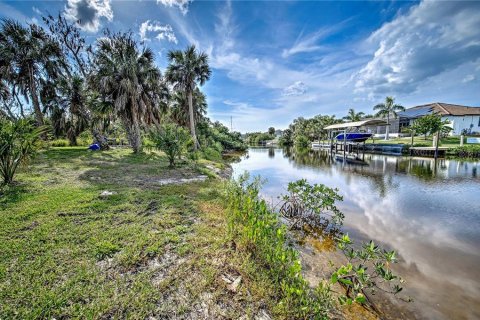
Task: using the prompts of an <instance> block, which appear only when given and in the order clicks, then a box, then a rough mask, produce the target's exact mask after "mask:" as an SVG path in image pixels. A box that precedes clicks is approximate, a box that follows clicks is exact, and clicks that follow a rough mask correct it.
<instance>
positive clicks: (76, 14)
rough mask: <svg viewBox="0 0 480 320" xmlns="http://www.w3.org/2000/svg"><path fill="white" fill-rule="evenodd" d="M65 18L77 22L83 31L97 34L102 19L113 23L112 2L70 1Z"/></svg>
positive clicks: (108, 0)
mask: <svg viewBox="0 0 480 320" xmlns="http://www.w3.org/2000/svg"><path fill="white" fill-rule="evenodd" d="M65 17H66V18H67V19H69V20H71V21H76V22H77V23H78V25H79V26H80V28H82V29H83V30H86V31H89V32H96V31H98V29H99V28H100V20H101V19H102V18H105V19H107V20H108V21H112V19H113V11H112V8H111V6H110V0H68V1H67V6H66V7H65Z"/></svg>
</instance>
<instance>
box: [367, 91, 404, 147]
mask: <svg viewBox="0 0 480 320" xmlns="http://www.w3.org/2000/svg"><path fill="white" fill-rule="evenodd" d="M373 110H375V111H377V114H376V115H375V116H377V117H383V118H387V128H386V133H385V140H388V138H389V135H388V134H389V131H390V116H393V118H394V119H396V118H397V112H401V111H405V108H404V107H403V106H401V105H399V104H395V98H393V97H386V98H385V102H384V103H379V104H377V105H376V106H374V107H373Z"/></svg>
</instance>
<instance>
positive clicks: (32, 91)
mask: <svg viewBox="0 0 480 320" xmlns="http://www.w3.org/2000/svg"><path fill="white" fill-rule="evenodd" d="M28 72H29V78H30V81H29V82H30V96H31V98H32V104H33V109H34V111H35V118H36V121H37V126H39V127H40V126H43V113H42V110H41V109H40V102H39V101H38V96H37V84H36V83H35V78H34V77H33V70H32V68H31V67H29V70H28Z"/></svg>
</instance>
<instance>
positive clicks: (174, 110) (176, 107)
mask: <svg viewBox="0 0 480 320" xmlns="http://www.w3.org/2000/svg"><path fill="white" fill-rule="evenodd" d="M172 100H173V101H172V106H171V109H170V116H171V118H172V120H173V121H174V122H176V123H177V124H179V125H181V126H184V127H187V128H189V127H190V118H189V105H188V97H187V96H186V95H185V93H184V92H176V93H175V95H174V96H173V98H172ZM192 103H193V113H194V119H195V123H198V122H199V121H201V120H202V119H204V118H205V115H206V114H207V99H206V97H205V95H204V94H203V93H202V92H201V91H200V89H198V88H195V90H194V91H193V95H192Z"/></svg>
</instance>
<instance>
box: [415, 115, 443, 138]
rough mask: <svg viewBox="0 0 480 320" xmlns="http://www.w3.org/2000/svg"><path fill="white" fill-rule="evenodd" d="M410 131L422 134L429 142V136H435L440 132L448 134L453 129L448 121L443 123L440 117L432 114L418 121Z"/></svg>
mask: <svg viewBox="0 0 480 320" xmlns="http://www.w3.org/2000/svg"><path fill="white" fill-rule="evenodd" d="M410 130H413V131H414V132H415V133H418V134H422V135H423V136H424V138H425V140H427V135H429V134H434V133H437V132H439V131H440V133H442V134H447V133H448V132H450V131H451V130H452V128H451V127H450V122H449V121H448V120H443V121H442V117H441V116H440V115H438V114H435V113H432V114H427V115H425V116H423V117H420V118H418V119H416V120H415V121H414V122H413V125H412V126H411V129H410Z"/></svg>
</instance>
